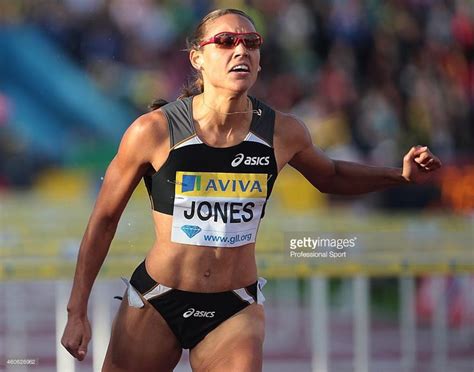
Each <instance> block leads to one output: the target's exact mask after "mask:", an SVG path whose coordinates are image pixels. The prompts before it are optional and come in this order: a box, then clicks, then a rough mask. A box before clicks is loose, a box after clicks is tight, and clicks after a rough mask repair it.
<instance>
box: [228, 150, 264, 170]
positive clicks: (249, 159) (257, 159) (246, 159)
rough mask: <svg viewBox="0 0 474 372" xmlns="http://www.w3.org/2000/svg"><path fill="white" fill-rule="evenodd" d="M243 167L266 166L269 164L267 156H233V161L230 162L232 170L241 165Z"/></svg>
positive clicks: (240, 154)
mask: <svg viewBox="0 0 474 372" xmlns="http://www.w3.org/2000/svg"><path fill="white" fill-rule="evenodd" d="M242 162H243V163H244V164H245V165H268V164H270V157H269V156H245V155H244V154H242V153H239V154H237V155H235V158H234V160H232V163H230V165H232V166H233V167H234V168H235V167H238V166H239V165H240V164H241V163H242Z"/></svg>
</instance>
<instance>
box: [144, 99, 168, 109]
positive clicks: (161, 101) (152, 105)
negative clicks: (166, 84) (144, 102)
mask: <svg viewBox="0 0 474 372" xmlns="http://www.w3.org/2000/svg"><path fill="white" fill-rule="evenodd" d="M166 104H168V101H167V100H165V99H163V98H157V99H155V100H154V101H153V102H152V103H150V104H149V105H148V109H149V110H150V111H153V110H156V109H159V108H160V107H161V106H164V105H166Z"/></svg>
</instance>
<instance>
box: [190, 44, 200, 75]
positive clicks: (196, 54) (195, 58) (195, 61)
mask: <svg viewBox="0 0 474 372" xmlns="http://www.w3.org/2000/svg"><path fill="white" fill-rule="evenodd" d="M189 61H190V62H191V65H192V66H193V67H194V68H195V69H196V70H198V71H201V70H202V64H203V56H202V52H201V51H199V50H195V49H191V51H190V52H189Z"/></svg>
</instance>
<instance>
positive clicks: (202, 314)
mask: <svg viewBox="0 0 474 372" xmlns="http://www.w3.org/2000/svg"><path fill="white" fill-rule="evenodd" d="M214 314H215V311H200V310H196V309H194V308H192V307H191V308H189V309H188V310H186V311H185V312H184V313H183V318H189V317H191V316H192V317H194V318H214Z"/></svg>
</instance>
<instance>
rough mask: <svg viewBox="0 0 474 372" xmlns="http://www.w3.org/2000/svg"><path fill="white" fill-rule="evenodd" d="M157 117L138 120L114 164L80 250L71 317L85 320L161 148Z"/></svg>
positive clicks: (128, 130)
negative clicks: (127, 211) (128, 210)
mask: <svg viewBox="0 0 474 372" xmlns="http://www.w3.org/2000/svg"><path fill="white" fill-rule="evenodd" d="M157 115H159V114H157V113H150V114H147V115H144V116H142V117H141V118H139V119H137V120H136V121H135V122H134V123H133V124H132V125H131V126H130V127H129V128H128V129H127V131H126V132H125V134H124V136H123V138H122V141H121V143H120V146H119V149H118V152H117V154H116V156H115V157H114V159H113V160H112V162H111V163H110V165H109V167H108V169H107V172H106V174H105V177H104V183H103V185H102V187H101V190H100V192H99V195H98V197H97V201H96V204H95V206H94V210H93V212H92V214H91V217H90V219H89V223H88V225H87V228H86V231H85V233H84V237H83V239H82V242H81V246H80V249H79V255H78V260H77V266H76V272H75V275H74V284H73V288H72V291H71V296H70V299H69V303H68V307H67V309H68V313H69V314H74V315H76V316H79V317H81V316H85V315H86V313H87V302H88V299H89V295H90V291H91V288H92V284H93V282H94V280H95V278H96V276H97V274H98V272H99V270H100V267H101V266H102V263H103V261H104V259H105V257H106V255H107V252H108V250H109V247H110V243H111V241H112V239H113V237H114V234H115V231H116V228H117V225H118V222H119V219H120V216H121V215H122V212H123V210H124V208H125V206H126V204H127V202H128V200H129V199H130V196H131V194H132V193H133V190H134V189H135V187H136V186H137V184H138V183H139V181H140V179H141V177H142V176H143V175H144V174H145V172H146V171H147V170H148V169H149V167H150V163H151V162H152V154H153V149H156V148H157V147H158V146H160V142H163V139H160V133H158V132H159V129H158V128H159V125H158V124H157V123H156V121H157V119H159V118H157V117H156V116H157Z"/></svg>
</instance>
